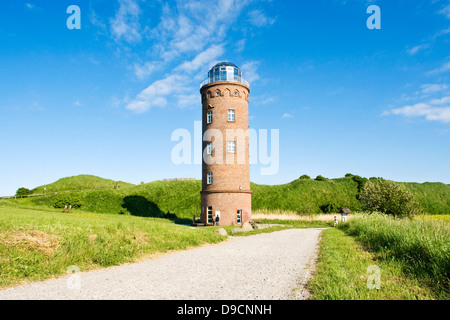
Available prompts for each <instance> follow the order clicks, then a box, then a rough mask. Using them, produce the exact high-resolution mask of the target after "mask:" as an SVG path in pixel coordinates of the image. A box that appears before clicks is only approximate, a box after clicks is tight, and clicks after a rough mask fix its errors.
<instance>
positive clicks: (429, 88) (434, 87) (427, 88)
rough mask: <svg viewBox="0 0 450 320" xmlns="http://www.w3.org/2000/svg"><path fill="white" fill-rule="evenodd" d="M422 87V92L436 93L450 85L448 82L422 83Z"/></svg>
mask: <svg viewBox="0 0 450 320" xmlns="http://www.w3.org/2000/svg"><path fill="white" fill-rule="evenodd" d="M420 88H421V89H422V93H435V92H439V91H443V90H445V89H447V88H448V86H447V85H446V84H437V83H434V84H424V85H421V86H420Z"/></svg>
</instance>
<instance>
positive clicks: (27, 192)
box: [16, 187, 31, 196]
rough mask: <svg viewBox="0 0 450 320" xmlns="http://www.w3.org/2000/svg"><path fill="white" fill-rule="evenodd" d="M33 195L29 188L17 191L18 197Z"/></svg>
mask: <svg viewBox="0 0 450 320" xmlns="http://www.w3.org/2000/svg"><path fill="white" fill-rule="evenodd" d="M30 194H31V190H30V189H27V188H23V187H22V188H19V189H17V191H16V196H27V195H30Z"/></svg>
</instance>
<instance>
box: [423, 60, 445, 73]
mask: <svg viewBox="0 0 450 320" xmlns="http://www.w3.org/2000/svg"><path fill="white" fill-rule="evenodd" d="M447 71H450V61H448V62H446V63H444V64H443V65H442V66H441V67H440V68H437V69H434V70H431V71H430V72H428V74H438V73H444V72H447Z"/></svg>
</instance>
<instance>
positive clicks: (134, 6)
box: [110, 0, 142, 43]
mask: <svg viewBox="0 0 450 320" xmlns="http://www.w3.org/2000/svg"><path fill="white" fill-rule="evenodd" d="M119 4H120V5H119V9H118V10H117V12H116V15H115V17H114V18H111V19H110V24H111V34H112V36H113V38H114V39H115V40H116V41H119V40H125V41H126V42H129V43H135V42H139V41H141V38H142V36H141V34H140V28H141V27H140V24H139V16H140V14H141V9H140V7H139V5H138V3H137V2H136V0H119Z"/></svg>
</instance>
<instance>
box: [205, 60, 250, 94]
mask: <svg viewBox="0 0 450 320" xmlns="http://www.w3.org/2000/svg"><path fill="white" fill-rule="evenodd" d="M220 81H234V82H240V83H242V84H243V85H246V86H247V87H250V85H249V83H248V81H247V80H245V79H244V78H242V71H241V69H239V68H238V66H236V65H235V64H234V63H231V62H219V63H217V64H216V65H214V66H213V67H212V68H211V69H210V70H209V72H208V78H206V79H205V80H203V81H202V83H201V84H200V88H201V87H203V86H204V85H207V84H210V83H213V82H220Z"/></svg>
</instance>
